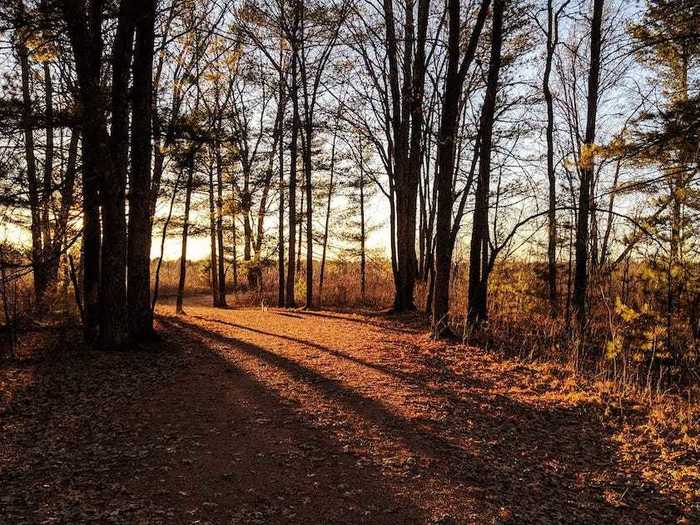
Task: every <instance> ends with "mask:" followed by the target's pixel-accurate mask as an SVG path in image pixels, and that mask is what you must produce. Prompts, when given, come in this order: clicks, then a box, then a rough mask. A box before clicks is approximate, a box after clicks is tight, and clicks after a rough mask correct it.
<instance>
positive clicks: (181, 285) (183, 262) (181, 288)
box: [175, 151, 194, 314]
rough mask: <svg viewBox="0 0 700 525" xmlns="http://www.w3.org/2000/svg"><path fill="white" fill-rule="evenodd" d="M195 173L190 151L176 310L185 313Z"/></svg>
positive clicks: (192, 156)
mask: <svg viewBox="0 0 700 525" xmlns="http://www.w3.org/2000/svg"><path fill="white" fill-rule="evenodd" d="M193 175H194V151H192V152H190V158H189V159H188V166H187V183H186V186H185V212H184V217H183V220H182V252H181V253H180V279H179V281H178V284H177V301H176V306H175V311H176V312H177V313H178V314H182V313H184V310H183V308H182V303H183V300H184V296H185V279H186V277H187V234H188V232H189V228H190V222H189V221H190V204H191V202H192V178H193Z"/></svg>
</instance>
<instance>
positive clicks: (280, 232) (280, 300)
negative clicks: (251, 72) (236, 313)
mask: <svg viewBox="0 0 700 525" xmlns="http://www.w3.org/2000/svg"><path fill="white" fill-rule="evenodd" d="M283 82H284V81H283V79H282V74H281V73H280V98H281V97H282V94H281V92H282V90H284V84H283ZM278 185H279V190H278V191H279V209H278V217H277V221H278V224H277V236H278V237H277V274H278V283H277V306H279V307H280V308H282V307H284V304H285V300H284V292H285V286H284V284H285V283H284V112H283V113H282V116H281V119H280V141H279V181H278Z"/></svg>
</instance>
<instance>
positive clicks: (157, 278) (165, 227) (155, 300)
mask: <svg viewBox="0 0 700 525" xmlns="http://www.w3.org/2000/svg"><path fill="white" fill-rule="evenodd" d="M180 176H181V173H178V175H177V180H176V181H175V185H174V186H173V196H172V197H171V199H170V206H169V207H168V216H167V217H166V218H165V223H164V224H163V235H162V236H161V238H160V257H158V264H157V265H156V275H155V283H154V285H153V298H152V300H151V310H155V309H156V304H157V303H158V292H159V288H160V268H161V266H162V265H163V253H164V252H165V240H166V239H167V236H168V226H170V220H171V219H172V216H173V207H174V206H175V198H176V197H177V190H178V186H179V184H180Z"/></svg>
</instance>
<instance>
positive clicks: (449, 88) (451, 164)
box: [432, 0, 503, 337]
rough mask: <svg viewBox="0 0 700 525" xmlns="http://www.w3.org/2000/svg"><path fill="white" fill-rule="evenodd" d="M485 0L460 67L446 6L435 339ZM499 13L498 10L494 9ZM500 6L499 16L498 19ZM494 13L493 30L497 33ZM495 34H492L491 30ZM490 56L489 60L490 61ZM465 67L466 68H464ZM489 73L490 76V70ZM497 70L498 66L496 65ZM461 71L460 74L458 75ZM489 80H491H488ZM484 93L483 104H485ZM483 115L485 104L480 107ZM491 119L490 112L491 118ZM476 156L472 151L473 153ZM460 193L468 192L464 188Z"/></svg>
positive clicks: (443, 309)
mask: <svg viewBox="0 0 700 525" xmlns="http://www.w3.org/2000/svg"><path fill="white" fill-rule="evenodd" d="M488 6H489V0H483V1H482V4H481V7H480V10H479V14H478V16H477V19H476V24H475V26H474V29H473V30H472V33H471V36H470V39H469V45H468V47H467V50H466V52H465V56H464V59H463V61H462V65H460V27H461V20H460V3H459V0H450V1H449V3H448V15H449V34H448V50H447V52H448V62H447V75H446V78H445V95H444V100H443V103H442V115H441V120H440V132H439V140H438V160H437V163H438V173H437V180H436V182H435V184H436V187H437V213H436V223H435V262H434V267H435V276H434V282H433V289H432V314H433V316H432V325H433V326H432V329H433V335H434V336H435V337H444V336H448V335H450V329H449V325H448V313H449V298H450V270H451V265H452V251H453V244H454V243H453V242H452V226H451V220H452V204H453V200H454V199H453V191H454V189H453V179H454V171H455V149H456V141H455V137H456V135H457V125H458V122H459V114H460V112H459V99H460V95H461V92H462V86H463V83H464V78H465V76H466V71H467V70H468V67H469V65H470V64H471V62H472V61H473V60H474V56H475V53H476V49H477V44H478V42H479V37H480V35H481V31H482V28H483V26H484V22H485V20H486V13H487V10H488ZM497 9H499V8H497ZM502 10H503V8H502V6H501V7H500V12H501V16H502ZM496 14H497V13H496V12H494V26H496V28H497V29H498V30H499V35H500V27H498V23H497V20H496V19H495V16H496ZM494 31H495V30H494ZM493 56H494V55H493V54H492V59H493ZM498 59H500V47H499V49H498ZM465 64H466V65H465ZM492 66H493V64H491V65H490V67H489V73H490V74H491V67H492ZM496 66H498V65H496ZM461 70H463V71H464V74H462V73H461ZM489 80H491V76H490V77H489ZM497 82H498V70H497V69H496V79H495V83H496V84H497ZM488 96H489V95H488V90H487V100H488ZM493 99H494V100H493V103H494V105H495V92H494V93H493ZM484 105H485V109H484V111H486V109H487V106H486V102H485V103H484ZM492 115H493V110H492V112H491V116H492ZM474 154H476V151H475V153H474ZM464 191H468V189H466V188H465V190H464Z"/></svg>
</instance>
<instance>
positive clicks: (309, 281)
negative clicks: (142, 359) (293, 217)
mask: <svg viewBox="0 0 700 525" xmlns="http://www.w3.org/2000/svg"><path fill="white" fill-rule="evenodd" d="M306 116H307V122H306V125H305V128H306V140H304V141H303V142H304V144H305V148H304V174H305V179H306V305H305V307H306V308H312V307H313V305H314V228H313V196H312V194H313V186H312V181H311V171H312V166H311V160H312V159H311V148H312V144H311V140H312V134H313V123H312V122H311V121H310V118H311V117H310V112H309V110H308V109H307V111H306Z"/></svg>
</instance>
